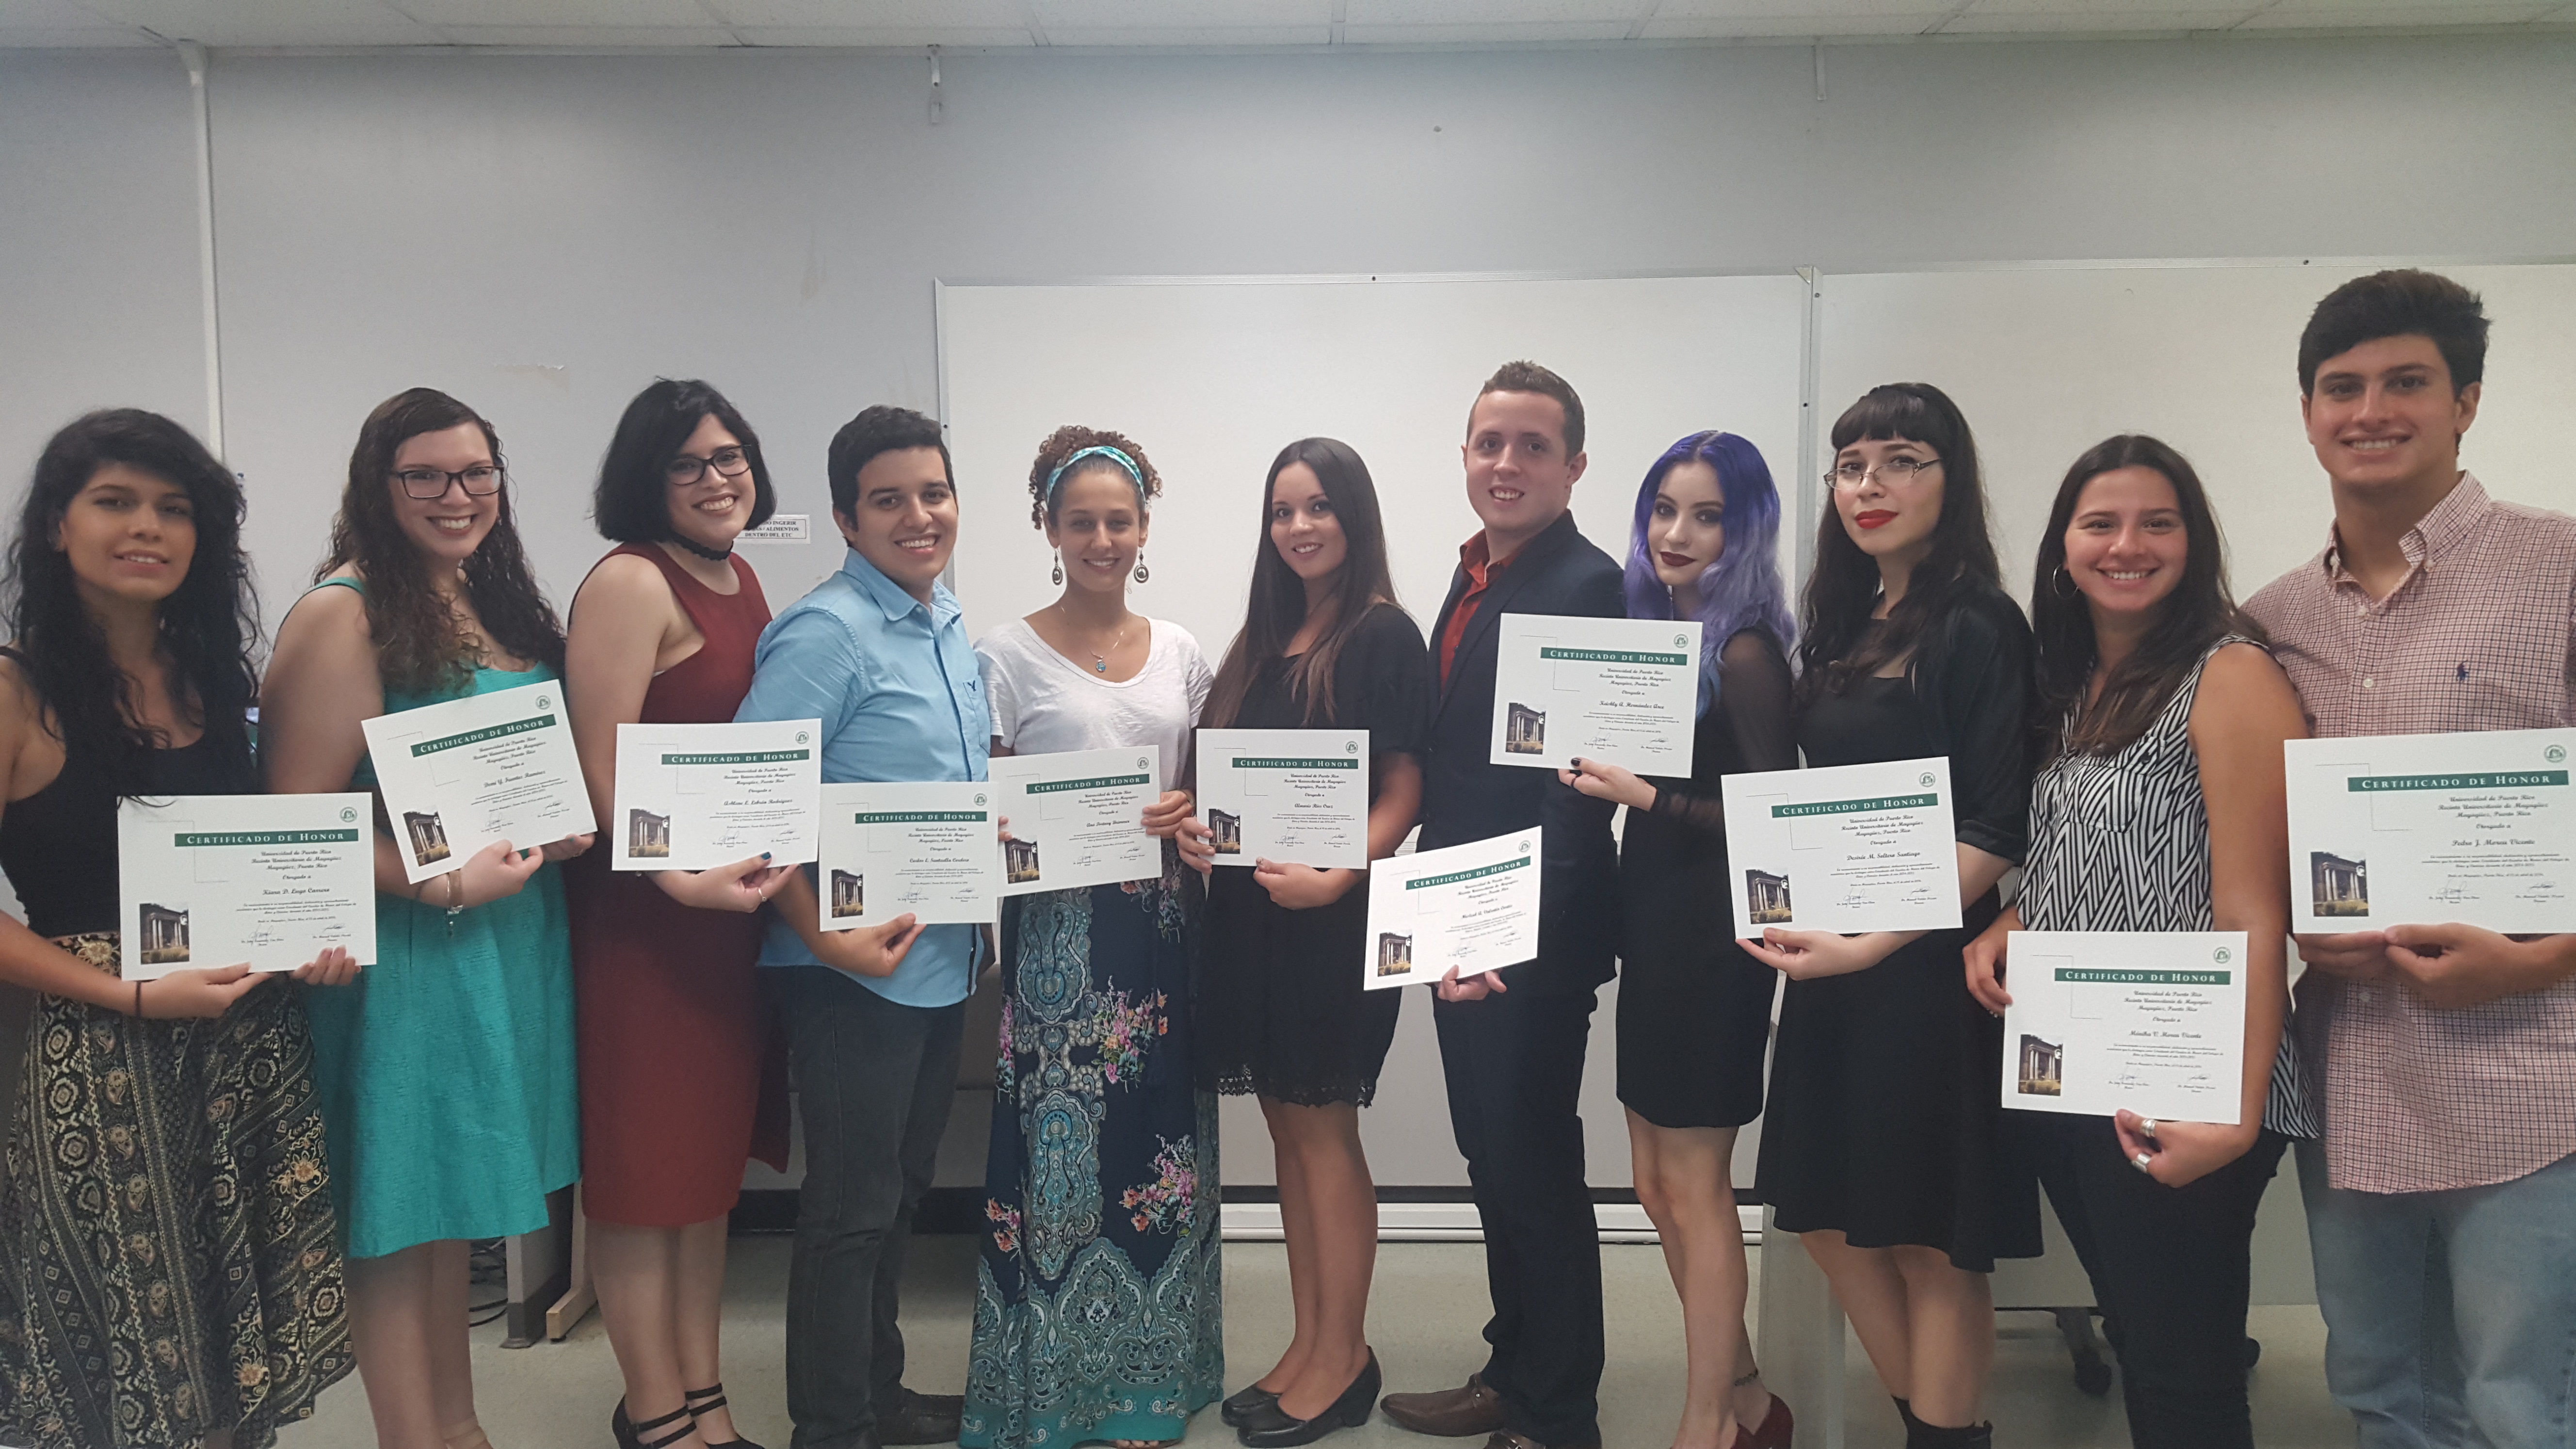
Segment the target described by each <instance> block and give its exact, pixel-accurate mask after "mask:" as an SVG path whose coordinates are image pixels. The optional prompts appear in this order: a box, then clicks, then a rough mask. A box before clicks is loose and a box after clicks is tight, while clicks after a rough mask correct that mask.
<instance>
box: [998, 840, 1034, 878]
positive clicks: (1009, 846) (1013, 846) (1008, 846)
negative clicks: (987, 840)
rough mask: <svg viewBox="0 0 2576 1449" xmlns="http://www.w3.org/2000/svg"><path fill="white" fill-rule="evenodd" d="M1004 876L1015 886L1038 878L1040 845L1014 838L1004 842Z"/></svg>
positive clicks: (1032, 841)
mask: <svg viewBox="0 0 2576 1449" xmlns="http://www.w3.org/2000/svg"><path fill="white" fill-rule="evenodd" d="M1002 875H1003V878H1004V879H1006V880H1008V881H1009V882H1010V883H1011V884H1013V885H1025V884H1027V883H1028V882H1030V881H1033V880H1036V879H1037V878H1038V843H1037V842H1036V841H1034V840H1023V839H1021V838H1019V837H1017V836H1013V837H1012V838H1011V839H1009V840H1005V841H1003V842H1002Z"/></svg>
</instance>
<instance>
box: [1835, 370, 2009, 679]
mask: <svg viewBox="0 0 2576 1449" xmlns="http://www.w3.org/2000/svg"><path fill="white" fill-rule="evenodd" d="M1864 438H1868V439H1877V440H1888V439H1896V438H1903V439H1905V440H1906V441H1908V442H1914V443H1920V444H1922V445H1923V446H1924V447H1927V448H1929V449H1931V450H1932V453H1933V456H1935V457H1937V458H1939V459H1940V460H1941V517H1940V520H1939V521H1938V522H1936V523H1934V524H1933V526H1932V539H1931V543H1932V546H1931V549H1930V551H1929V552H1927V553H1926V554H1924V556H1923V561H1922V562H1921V563H1919V564H1917V565H1915V567H1914V572H1913V574H1912V575H1911V576H1910V577H1909V578H1908V579H1907V580H1906V584H1905V597H1904V598H1902V599H1899V600H1897V601H1896V607H1895V608H1893V609H1890V610H1889V611H1888V614H1887V627H1886V628H1884V629H1881V630H1880V631H1878V633H1877V634H1875V635H1873V636H1871V637H1869V638H1868V639H1867V640H1866V641H1864V640H1863V637H1862V636H1863V635H1866V634H1868V633H1869V626H1870V615H1871V613H1872V612H1874V611H1875V610H1876V609H1877V607H1878V594H1879V576H1878V561H1877V560H1876V559H1873V558H1871V557H1870V556H1869V555H1868V554H1866V553H1864V552H1862V551H1861V546H1860V545H1859V544H1856V543H1854V542H1852V539H1851V534H1850V533H1848V532H1846V531H1845V530H1844V528H1843V520H1842V513H1841V510H1839V509H1831V508H1829V509H1827V510H1826V511H1825V516H1824V519H1823V521H1822V522H1820V523H1818V524H1817V526H1816V567H1815V572H1814V573H1812V574H1810V575H1808V577H1807V596H1806V600H1805V602H1804V604H1803V606H1802V607H1801V610H1800V613H1801V615H1802V617H1801V619H1800V633H1801V634H1802V635H1803V636H1804V637H1802V638H1801V639H1800V640H1799V643H1798V670H1799V673H1798V698H1799V699H1800V701H1801V702H1804V701H1806V700H1809V699H1812V698H1814V697H1815V696H1816V695H1817V694H1818V693H1826V694H1831V693H1835V692H1838V691H1840V690H1841V689H1842V688H1843V686H1844V685H1846V684H1847V683H1849V682H1850V681H1852V680H1854V679H1857V678H1861V677H1864V676H1867V675H1871V674H1875V673H1877V672H1878V671H1879V670H1880V669H1881V668H1883V667H1884V666H1886V665H1888V664H1889V663H1892V662H1894V661H1896V660H1899V659H1905V658H1908V657H1909V656H1911V655H1912V654H1913V653H1914V652H1915V650H1916V648H1917V647H1918V646H1919V645H1920V644H1921V643H1922V642H1923V634H1924V630H1925V629H1926V628H1927V627H1929V626H1930V625H1931V623H1932V622H1933V621H1934V620H1936V619H1939V618H1941V617H1943V616H1944V615H1946V614H1947V613H1948V612H1949V610H1950V608H1951V606H1952V604H1953V603H1954V602H1955V601H1956V600H1957V599H1958V598H1959V597H1960V595H1961V594H1962V593H1964V592H1968V591H1972V590H1975V589H1977V588H1979V587H1983V588H1985V589H1989V590H1992V591H1994V592H1996V593H2001V592H2002V591H2003V568H2002V566H2001V565H2000V564H1998V563H1997V562H1996V561H1995V542H1994V540H1993V539H1992V538H1990V537H1988V536H1987V533H1986V488H1985V480H1984V477H1983V475H1982V474H1980V473H1979V472H1978V469H1977V440H1976V437H1975V435H1974V434H1972V433H1970V432H1969V431H1968V420H1967V418H1966V417H1965V416H1963V415H1962V414H1961V413H1960V411H1959V405H1958V404H1957V403H1954V402H1952V401H1950V396H1949V394H1947V393H1945V392H1943V391H1941V389H1939V388H1937V387H1934V386H1933V385H1932V384H1930V383H1928V382H1892V383H1888V384H1886V385H1885V386H1883V387H1874V388H1871V389H1870V390H1869V391H1868V392H1866V393H1864V394H1862V396H1861V399H1860V401H1858V402H1856V403H1853V404H1852V405H1851V406H1850V407H1849V408H1846V409H1845V410H1844V411H1843V415H1842V416H1841V417H1839V418H1836V419H1835V420H1834V430H1833V446H1834V452H1835V453H1836V454H1837V455H1839V454H1841V452H1842V450H1843V449H1845V448H1848V447H1850V446H1851V445H1852V444H1854V443H1857V442H1859V441H1861V440H1862V439H1864Z"/></svg>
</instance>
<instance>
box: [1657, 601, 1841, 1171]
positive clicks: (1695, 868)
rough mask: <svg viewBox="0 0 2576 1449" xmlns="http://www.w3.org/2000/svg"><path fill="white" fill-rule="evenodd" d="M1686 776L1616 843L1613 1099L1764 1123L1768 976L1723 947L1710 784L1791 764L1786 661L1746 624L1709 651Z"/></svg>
mask: <svg viewBox="0 0 2576 1449" xmlns="http://www.w3.org/2000/svg"><path fill="white" fill-rule="evenodd" d="M1717 678H1718V691H1717V701H1716V703H1714V704H1712V705H1710V706H1709V707H1708V708H1707V709H1705V710H1703V711H1701V713H1700V717H1699V726H1698V729H1697V730H1696V732H1695V733H1694V735H1693V738H1692V741H1691V777H1690V778H1689V779H1687V780H1655V781H1654V782H1653V783H1654V786H1655V805H1654V808H1653V809H1652V810H1631V811H1629V812H1628V823H1627V827H1626V829H1625V831H1624V832H1623V834H1622V837H1621V840H1620V843H1619V911H1620V916H1619V920H1620V935H1619V941H1620V948H1621V952H1620V962H1619V1100H1620V1101H1621V1102H1622V1103H1623V1104H1625V1105H1626V1106H1627V1107H1628V1109H1629V1110H1630V1111H1632V1112H1635V1113H1636V1114H1637V1115H1638V1116H1640V1117H1643V1118H1645V1119H1646V1120H1647V1121H1649V1122H1652V1123H1654V1124H1655V1125H1656V1126H1658V1127H1741V1126H1743V1125H1744V1124H1745V1123H1747V1122H1750V1121H1752V1120H1753V1119H1754V1118H1756V1117H1758V1116H1760V1115H1762V1049H1763V1047H1764V1046H1765V1045H1767V1044H1768V1042H1769V1040H1770V1035H1771V993H1772V992H1773V991H1774V990H1775V989H1777V986H1778V981H1777V977H1778V974H1779V973H1777V972H1775V971H1773V970H1772V969H1771V968H1770V967H1768V966H1765V965H1763V964H1762V963H1761V962H1759V961H1756V960H1754V959H1753V958H1752V957H1750V956H1747V955H1745V954H1744V952H1743V951H1742V950H1740V949H1738V948H1737V946H1736V944H1735V942H1734V941H1733V940H1731V939H1730V936H1731V934H1732V930H1731V927H1730V925H1729V910H1730V901H1731V896H1730V894H1729V892H1728V890H1727V866H1726V809H1725V805H1724V803H1723V801H1722V799H1721V796H1720V792H1719V787H1718V779H1719V777H1720V776H1723V775H1740V774H1743V773H1744V772H1746V771H1748V770H1787V769H1794V768H1796V766H1797V763H1798V746H1797V741H1796V739H1795V738H1794V736H1793V735H1792V733H1791V726H1790V717H1789V661H1788V659H1787V658H1786V657H1784V656H1783V655H1782V653H1781V650H1780V645H1779V642H1778V641H1777V640H1774V639H1773V638H1772V637H1771V636H1770V635H1769V634H1767V633H1763V632H1761V631H1759V630H1753V629H1747V630H1745V631H1743V632H1742V633H1739V634H1737V635H1736V636H1735V637H1733V638H1731V639H1729V640H1727V641H1726V648H1725V650H1724V651H1723V652H1722V653H1721V654H1720V655H1719V656H1718V673H1717Z"/></svg>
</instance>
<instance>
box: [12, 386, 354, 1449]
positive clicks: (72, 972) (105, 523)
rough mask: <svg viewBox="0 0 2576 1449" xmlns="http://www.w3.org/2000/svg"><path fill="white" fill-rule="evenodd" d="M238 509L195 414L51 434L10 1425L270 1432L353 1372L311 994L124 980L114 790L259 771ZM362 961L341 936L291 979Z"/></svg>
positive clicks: (139, 417) (148, 1433) (69, 1432)
mask: <svg viewBox="0 0 2576 1449" xmlns="http://www.w3.org/2000/svg"><path fill="white" fill-rule="evenodd" d="M242 510H243V504H242V492H241V485H240V483H239V482H237V481H236V480H235V479H234V478H233V475H232V472H231V470H230V469H227V468H226V467H224V466H223V464H221V463H219V462H217V461H216V460H215V458H214V457H213V455H211V454H209V453H208V452H207V451H206V450H205V448H204V446H203V445H202V444H200V443H198V441H197V440H196V439H195V438H192V437H190V436H188V434H187V432H186V430H185V429H182V428H181V427H180V426H179V425H178V424H176V423H174V422H172V421H170V420H169V419H168V418H164V417H160V416H157V415H155V414H152V413H147V412H141V411H137V410H134V409H118V410H116V411H113V412H98V413H91V414H89V415H88V416H87V417H83V418H81V419H79V420H77V421H75V422H73V423H72V424H71V425H70V426H68V427H65V428H64V429H63V430H62V431H61V432H59V433H56V434H55V435H54V437H53V439H52V440H51V441H50V442H48V443H47V444H46V445H45V451H44V453H43V455H42V456H41V457H39V458H38V459H37V461H36V474H35V480H34V482H33V483H32V484H31V485H30V486H29V488H28V490H27V500H26V506H25V508H24V510H23V511H22V512H21V514H20V515H19V525H18V538H17V541H16V544H15V546H14V548H13V549H12V551H11V553H10V557H9V582H10V585H11V589H10V594H11V598H10V600H9V610H8V630H9V635H8V637H9V641H10V642H9V644H8V646H7V647H6V648H5V649H0V793H5V795H6V797H7V802H8V803H7V806H6V809H5V810H0V868H5V869H6V871H7V873H8V876H9V884H10V885H11V886H12V887H13V888H15V890H16V892H17V895H18V899H19V902H20V904H21V907H22V909H23V910H24V912H25V920H24V921H23V922H21V921H20V920H19V919H17V918H16V917H14V916H0V982H6V983H7V984H8V985H10V986H12V987H16V988H19V989H21V990H24V991H27V992H29V993H31V994H32V996H33V1001H32V1003H31V1005H32V1006H33V1011H32V1013H31V1017H32V1019H30V1020H29V1021H28V1023H27V1032H26V1041H25V1043H24V1045H25V1047H26V1052H27V1055H26V1059H25V1066H24V1069H23V1071H22V1073H21V1075H20V1077H19V1083H18V1085H19V1090H18V1092H17V1096H16V1100H15V1102H14V1103H13V1104H12V1106H13V1115H12V1118H11V1120H10V1122H9V1127H8V1136H9V1140H10V1145H9V1159H8V1178H7V1184H6V1188H5V1190H0V1442H6V1443H9V1444H15V1445H28V1446H33V1449H91V1446H103V1445H141V1444H151V1445H160V1446H169V1449H192V1446H198V1445H205V1446H228V1449H264V1446H266V1445H269V1444H273V1443H275V1442H276V1440H277V1429H278V1426H279V1425H280V1424H290V1423H293V1422H295V1421H297V1420H299V1419H303V1418H305V1417H307V1416H309V1415H310V1414H311V1413H312V1412H313V1402H314V1400H315V1398H316V1397H318V1396H319V1395H320V1394H321V1392H322V1391H323V1390H324V1389H325V1388H327V1387H329V1386H330V1385H331V1384H332V1383H334V1382H336V1381H337V1380H339V1379H340V1378H341V1377H343V1376H344V1375H346V1374H347V1373H348V1372H349V1367H350V1363H349V1326H348V1318H347V1313H346V1309H345V1307H344V1305H343V1302H342V1292H341V1261H340V1251H339V1247H338V1245H337V1244H336V1243H335V1242H334V1241H333V1239H334V1236H335V1234H334V1232H333V1220H332V1212H331V1195H330V1187H329V1169H328V1167H327V1166H326V1162H325V1158H324V1153H323V1129H322V1119H321V1114H320V1113H319V1112H318V1111H317V1110H316V1109H315V1104H314V1100H313V1042H312V1037H311V1035H310V1033H309V1032H308V1030H307V1028H306V1024H305V1011H304V999H303V998H302V996H301V995H300V994H299V992H298V990H297V988H295V987H294V986H291V985H289V984H288V983H286V982H283V981H274V980H271V979H270V978H269V977H267V976H264V975H252V974H251V973H250V969H249V968H248V967H247V966H245V965H237V964H222V965H212V966H197V967H182V968H180V969H177V970H174V971H171V972H169V973H168V974H166V975H162V976H157V977H154V978H153V979H151V980H149V981H140V980H137V981H126V980H122V979H120V976H121V972H120V969H119V962H120V959H123V960H131V959H132V958H131V957H125V956H122V953H121V952H120V950H119V934H118V932H119V926H118V921H119V918H120V915H121V911H120V909H119V906H120V902H119V897H118V881H117V843H116V833H117V832H116V820H117V802H118V800H119V799H120V798H122V797H125V796H147V797H148V796H170V795H235V794H250V793H255V792H256V791H257V790H258V788H259V777H258V772H257V770H256V768H255V767H254V766H253V765H252V763H251V737H250V726H249V721H248V720H247V719H245V718H244V715H245V712H246V711H247V710H248V709H249V707H250V705H251V702H252V700H253V699H254V698H255V697H256V696H255V694H254V691H253V686H254V683H255V679H256V676H255V675H254V674H253V673H252V671H251V663H250V651H251V649H252V647H253V646H254V645H255V644H256V643H257V640H258V620H259V606H258V603H257V601H256V600H255V599H253V597H252V595H251V587H250V578H249V565H248V561H247V560H246V559H244V557H243V556H242V552H241V523H242ZM173 884H179V883H176V882H174V883H173ZM181 888H182V889H184V885H182V886H181ZM161 899H163V900H165V901H167V900H170V899H172V898H171V897H169V896H163V897H161ZM179 899H180V900H182V901H184V900H185V899H186V898H185V897H184V896H182V897H179ZM203 944H204V942H203V940H202V938H200V941H199V946H200V948H201V949H202V947H203ZM356 970H357V968H356V966H355V965H354V964H352V963H351V961H350V959H349V955H348V953H347V952H346V951H343V950H340V949H338V948H336V947H335V948H332V949H331V950H329V951H326V952H324V953H323V959H317V960H315V961H313V962H310V963H307V964H306V965H305V966H304V967H302V968H299V969H298V970H297V971H296V972H295V975H296V976H297V978H298V979H301V980H305V981H310V982H313V983H315V984H316V985H318V986H329V985H333V984H334V983H340V982H345V981H347V980H349V979H350V977H351V975H352V974H353V973H354V972H355V971H356ZM337 989H346V988H345V987H340V988H337ZM317 994H318V993H317Z"/></svg>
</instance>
